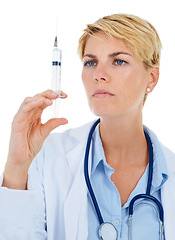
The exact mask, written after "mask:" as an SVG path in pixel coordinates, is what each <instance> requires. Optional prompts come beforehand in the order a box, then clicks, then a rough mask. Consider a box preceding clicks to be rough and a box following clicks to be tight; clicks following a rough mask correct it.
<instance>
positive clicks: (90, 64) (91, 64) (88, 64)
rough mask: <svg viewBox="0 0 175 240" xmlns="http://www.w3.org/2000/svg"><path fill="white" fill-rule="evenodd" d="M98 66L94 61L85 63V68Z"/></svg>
mask: <svg viewBox="0 0 175 240" xmlns="http://www.w3.org/2000/svg"><path fill="white" fill-rule="evenodd" d="M95 65H96V63H95V62H94V61H87V62H85V64H84V66H88V67H93V66H95Z"/></svg>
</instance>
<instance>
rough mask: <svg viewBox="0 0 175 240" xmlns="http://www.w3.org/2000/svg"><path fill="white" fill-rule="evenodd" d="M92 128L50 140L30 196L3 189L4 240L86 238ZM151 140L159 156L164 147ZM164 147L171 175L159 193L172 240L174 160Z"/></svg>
mask: <svg viewBox="0 0 175 240" xmlns="http://www.w3.org/2000/svg"><path fill="white" fill-rule="evenodd" d="M91 125H92V123H89V124H86V125H84V126H82V127H80V128H77V129H72V130H68V131H66V132H64V133H62V134H51V135H50V136H49V137H48V138H47V140H46V142H45V143H44V146H43V148H42V150H41V151H40V153H39V154H38V155H37V157H36V158H35V160H34V161H33V163H32V165H31V167H30V170H29V180H28V189H29V190H28V191H18V190H10V189H6V188H0V240H17V239H18V240H46V239H47V240H86V239H87V234H88V214H87V187H86V184H85V180H84V174H83V167H84V153H85V146H86V141H87V136H88V133H89V130H90V127H91ZM150 136H151V139H152V141H153V146H154V152H156V151H157V150H156V149H157V145H159V144H160V143H159V142H158V140H157V138H156V136H155V135H154V134H153V133H152V132H151V131H150ZM161 148H162V151H163V153H164V155H165V157H166V161H167V167H168V175H169V178H168V180H167V182H166V183H165V184H164V185H163V187H162V192H161V194H162V195H161V196H162V204H163V208H164V212H165V236H166V240H174V239H175V222H174V216H175V155H174V154H173V153H172V152H171V151H170V150H168V149H167V148H165V147H164V146H162V145H161ZM156 154H157V156H158V155H159V154H162V153H161V152H157V153H156ZM90 157H91V154H90ZM89 162H91V161H89ZM2 178H3V176H2V177H1V181H2ZM45 212H46V215H45ZM45 217H46V219H45ZM46 221H47V232H46V231H45V224H46Z"/></svg>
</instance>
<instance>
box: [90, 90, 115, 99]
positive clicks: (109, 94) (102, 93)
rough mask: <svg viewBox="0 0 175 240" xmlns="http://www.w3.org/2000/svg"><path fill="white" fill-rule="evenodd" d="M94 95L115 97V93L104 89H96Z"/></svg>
mask: <svg viewBox="0 0 175 240" xmlns="http://www.w3.org/2000/svg"><path fill="white" fill-rule="evenodd" d="M92 96H93V97H95V98H107V97H113V96H114V94H113V93H111V92H108V91H106V90H103V89H102V90H96V91H95V92H94V93H93V95H92Z"/></svg>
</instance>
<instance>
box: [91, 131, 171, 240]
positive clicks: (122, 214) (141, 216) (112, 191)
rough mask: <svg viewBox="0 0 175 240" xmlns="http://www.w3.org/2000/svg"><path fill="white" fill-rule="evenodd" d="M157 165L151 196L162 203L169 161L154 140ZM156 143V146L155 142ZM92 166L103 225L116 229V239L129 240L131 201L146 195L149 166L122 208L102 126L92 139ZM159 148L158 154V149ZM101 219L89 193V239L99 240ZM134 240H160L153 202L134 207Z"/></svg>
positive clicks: (92, 180)
mask: <svg viewBox="0 0 175 240" xmlns="http://www.w3.org/2000/svg"><path fill="white" fill-rule="evenodd" d="M152 138H153V137H152V136H151V140H152V144H153V153H154V157H153V158H154V164H153V181H152V187H151V195H153V196H154V197H156V198H157V199H158V200H159V201H160V202H161V191H160V189H161V187H162V185H163V184H164V183H165V181H166V180H167V178H168V174H167V167H166V161H165V158H164V155H163V153H162V154H161V152H162V150H161V148H160V145H159V144H158V143H157V142H156V140H155V139H152ZM154 142H155V143H154ZM92 143H93V144H92V167H91V176H90V179H91V184H92V187H93V190H94V193H95V196H96V199H97V202H98V204H99V207H100V210H101V214H102V217H103V219H104V222H111V223H112V224H114V226H115V227H116V229H117V232H118V239H117V240H119V239H120V240H128V216H129V203H130V201H131V199H132V198H133V197H134V196H135V195H137V194H141V193H146V187H147V180H148V167H147V168H146V170H145V172H144V174H143V175H142V177H141V179H140V180H139V182H138V184H137V186H136V187H135V189H134V190H133V192H132V193H131V194H130V196H129V198H128V201H127V202H126V203H125V204H124V206H122V207H121V199H120V194H119V192H118V190H117V188H116V186H115V185H114V183H113V182H112V181H111V179H110V177H111V175H112V174H113V173H114V169H113V168H111V167H110V166H109V165H108V164H107V162H106V159H105V155H104V151H103V147H102V142H101V138H100V134H99V127H97V128H96V129H95V131H94V134H93V138H92ZM155 145H156V151H155V147H154V146H155ZM98 231H99V220H98V217H97V214H96V211H95V209H94V206H93V203H92V200H91V197H90V194H89V193H88V240H96V239H99V234H98ZM132 239H134V240H140V239H142V240H148V239H154V240H159V216H158V211H157V208H156V206H155V205H154V203H152V202H149V200H144V199H140V200H137V202H136V203H135V205H134V214H133V227H132Z"/></svg>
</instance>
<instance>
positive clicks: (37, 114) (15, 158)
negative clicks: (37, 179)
mask: <svg viewBox="0 0 175 240" xmlns="http://www.w3.org/2000/svg"><path fill="white" fill-rule="evenodd" d="M62 96H63V97H64V98H65V97H66V94H64V93H62ZM57 97H58V95H57V94H55V93H54V92H53V91H51V90H47V91H45V92H43V93H40V94H37V95H36V96H34V97H31V98H26V99H25V100H24V102H23V103H22V105H21V107H20V108H19V110H18V112H17V114H16V115H15V117H14V120H13V122H12V131H11V137H10V144H9V153H8V159H7V162H6V166H5V171H4V179H3V186H4V187H7V188H11V189H21V190H25V189H26V188H27V178H28V169H29V167H30V164H31V163H32V160H33V159H34V157H35V156H36V154H37V153H38V152H39V151H40V150H41V148H42V145H43V143H44V141H45V139H46V138H47V136H48V135H49V134H50V132H51V131H52V130H53V129H54V128H56V127H58V126H60V125H63V124H66V123H67V120H66V119H64V118H60V119H59V118H54V119H50V120H49V121H48V122H46V123H45V124H42V123H41V115H42V112H43V110H44V109H45V108H46V107H48V106H50V105H52V99H56V98H57Z"/></svg>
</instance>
